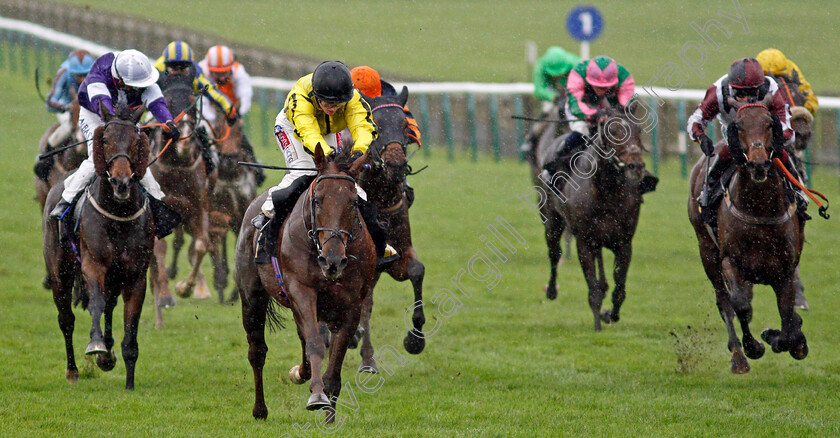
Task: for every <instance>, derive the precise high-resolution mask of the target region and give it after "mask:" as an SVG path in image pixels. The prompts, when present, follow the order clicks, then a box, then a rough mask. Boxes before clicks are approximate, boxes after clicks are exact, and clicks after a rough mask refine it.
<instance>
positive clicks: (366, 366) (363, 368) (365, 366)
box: [359, 360, 379, 374]
mask: <svg viewBox="0 0 840 438" xmlns="http://www.w3.org/2000/svg"><path fill="white" fill-rule="evenodd" d="M359 372H360V373H370V374H379V367H378V366H376V361H374V360H371V363H365V362H364V361H362V364H361V365H359Z"/></svg>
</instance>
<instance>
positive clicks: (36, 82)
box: [35, 67, 47, 103]
mask: <svg viewBox="0 0 840 438" xmlns="http://www.w3.org/2000/svg"><path fill="white" fill-rule="evenodd" d="M40 68H41V67H35V90H37V91H38V97H40V98H41V101H42V102H44V103H46V102H47V99H46V98H45V97H44V94H43V93H41V81H40V80H39V75H38V70H39V69H40Z"/></svg>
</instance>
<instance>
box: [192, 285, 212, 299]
mask: <svg viewBox="0 0 840 438" xmlns="http://www.w3.org/2000/svg"><path fill="white" fill-rule="evenodd" d="M212 296H213V294H211V293H210V288H209V287H207V285H206V284H199V285H196V287H195V292H194V293H193V298H195V299H197V300H204V299H207V298H211V297H212Z"/></svg>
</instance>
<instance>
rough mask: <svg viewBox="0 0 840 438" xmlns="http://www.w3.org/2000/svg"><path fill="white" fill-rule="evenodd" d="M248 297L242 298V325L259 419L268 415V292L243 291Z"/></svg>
mask: <svg viewBox="0 0 840 438" xmlns="http://www.w3.org/2000/svg"><path fill="white" fill-rule="evenodd" d="M243 293H244V294H245V296H247V297H248V299H243V300H242V325H243V327H244V328H245V335H246V337H247V338H248V362H249V363H250V364H251V370H252V371H253V373H254V408H253V410H252V414H253V416H254V418H256V419H258V420H265V419H266V417H268V408H267V407H266V405H265V394H264V391H263V367H264V366H265V356H266V353H267V352H268V346H267V345H266V343H265V319H266V312H267V309H268V300H269V297H268V294H267V293H266V292H265V291H261V292H260V291H243Z"/></svg>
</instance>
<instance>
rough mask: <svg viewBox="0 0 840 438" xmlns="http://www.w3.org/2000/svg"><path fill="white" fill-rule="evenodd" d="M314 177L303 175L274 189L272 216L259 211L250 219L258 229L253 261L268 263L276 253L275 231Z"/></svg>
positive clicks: (276, 231)
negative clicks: (287, 184)
mask: <svg viewBox="0 0 840 438" xmlns="http://www.w3.org/2000/svg"><path fill="white" fill-rule="evenodd" d="M314 179H315V176H314V175H313V176H310V175H304V176H301V177H299V178H298V179H296V180H294V181H292V184H290V185H289V186H288V187H285V188H282V189H280V190H275V191H274V192H272V193H271V195H270V196H271V202H272V203H273V204H274V217H273V218H271V219H268V218H267V217H266V216H265V214H264V213H263V212H260V214H258V215H256V216H255V217H254V219H252V220H251V223H252V224H253V225H254V226H255V227H257V228H258V229H259V231H258V233H259V235H258V236H257V248H256V251H255V252H256V254H255V255H254V262H255V263H260V264H262V263H268V262H269V261H271V256H272V255H273V254H276V253H277V248H276V246H277V233H278V232H279V231H280V225H282V224H283V221H284V220H286V216H288V215H289V213H291V211H292V209H293V208H294V207H295V203H296V202H297V200H298V198H300V195H301V194H303V192H305V191H306V188H307V187H309V185H310V184H312V180H314Z"/></svg>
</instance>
